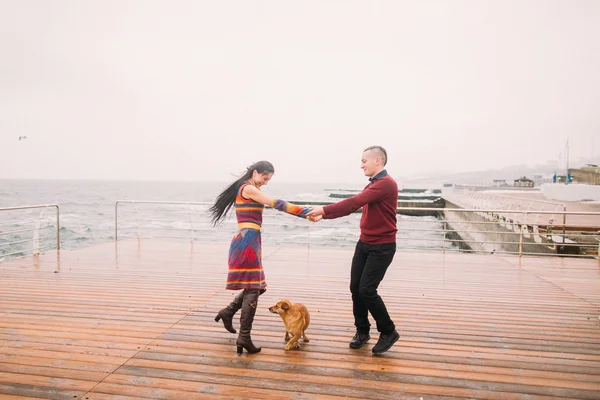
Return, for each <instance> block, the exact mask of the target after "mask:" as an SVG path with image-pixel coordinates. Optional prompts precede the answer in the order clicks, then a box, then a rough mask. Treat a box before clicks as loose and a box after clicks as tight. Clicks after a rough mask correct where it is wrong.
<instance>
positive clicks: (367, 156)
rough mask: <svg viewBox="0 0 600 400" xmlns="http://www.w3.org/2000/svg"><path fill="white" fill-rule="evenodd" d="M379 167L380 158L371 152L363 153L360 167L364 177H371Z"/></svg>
mask: <svg viewBox="0 0 600 400" xmlns="http://www.w3.org/2000/svg"><path fill="white" fill-rule="evenodd" d="M380 166H381V158H380V157H379V156H377V154H376V152H374V151H373V150H367V151H365V152H364V153H363V155H362V159H361V162H360V167H361V168H362V169H363V171H365V176H368V177H373V176H375V174H376V173H377V172H379V168H380Z"/></svg>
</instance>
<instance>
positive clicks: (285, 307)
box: [281, 301, 290, 310]
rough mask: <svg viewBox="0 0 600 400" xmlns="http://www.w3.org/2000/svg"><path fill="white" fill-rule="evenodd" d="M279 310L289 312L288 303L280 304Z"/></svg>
mask: <svg viewBox="0 0 600 400" xmlns="http://www.w3.org/2000/svg"><path fill="white" fill-rule="evenodd" d="M281 309H282V310H289V309H290V303H288V302H287V301H284V302H283V303H281Z"/></svg>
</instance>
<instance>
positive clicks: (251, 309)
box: [210, 161, 310, 354]
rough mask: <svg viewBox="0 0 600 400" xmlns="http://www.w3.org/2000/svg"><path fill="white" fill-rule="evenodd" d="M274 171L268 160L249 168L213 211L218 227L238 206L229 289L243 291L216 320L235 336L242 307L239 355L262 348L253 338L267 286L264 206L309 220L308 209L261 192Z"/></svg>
mask: <svg viewBox="0 0 600 400" xmlns="http://www.w3.org/2000/svg"><path fill="white" fill-rule="evenodd" d="M274 173H275V169H274V168H273V165H272V164H271V163H270V162H268V161H259V162H257V163H254V164H252V165H251V166H250V167H248V169H247V171H246V173H245V174H244V175H243V176H241V177H240V178H239V179H238V180H236V181H235V182H233V183H232V184H231V185H229V187H228V188H227V189H225V190H224V191H223V192H222V193H221V194H220V195H219V196H218V197H217V200H216V201H215V204H214V205H213V206H212V207H211V208H210V213H211V217H212V222H213V224H214V225H217V224H218V223H219V222H221V221H222V220H223V218H225V216H226V215H227V212H228V211H229V210H230V209H231V207H232V206H234V205H235V215H236V218H237V222H238V229H239V230H238V231H237V233H236V234H235V235H234V236H233V239H232V240H231V246H230V247H229V273H228V274H227V286H226V289H229V290H240V289H241V290H242V292H240V293H239V294H238V295H237V296H236V297H235V298H234V299H233V301H232V302H231V304H229V305H228V306H227V307H225V308H223V309H222V310H220V311H219V312H218V313H217V316H216V317H215V321H217V322H219V320H223V326H224V327H225V329H227V330H228V331H229V332H231V333H236V331H235V329H234V328H233V324H232V320H233V316H234V315H235V313H236V312H237V311H238V310H239V309H240V308H241V309H242V315H241V316H240V333H239V335H238V338H237V341H236V344H237V352H238V354H241V353H242V351H243V349H246V351H247V352H248V353H258V352H259V351H260V347H256V346H254V344H253V343H252V339H251V338H250V331H251V330H252V322H253V321H254V315H255V314H256V306H257V304H258V296H260V295H261V294H262V293H264V292H265V290H266V287H267V283H266V280H265V273H264V271H263V267H262V257H261V246H262V243H261V238H260V228H261V225H262V214H263V210H264V207H265V205H267V206H270V207H272V208H275V209H277V210H279V211H284V212H286V213H288V214H292V215H295V216H297V217H300V218H306V214H308V212H309V211H310V209H309V208H306V207H300V206H296V205H293V204H290V203H287V202H286V201H284V200H278V199H272V198H271V197H269V196H267V195H266V194H263V193H262V192H261V191H260V188H261V186H264V185H266V184H267V183H268V182H269V181H270V180H271V178H272V177H273V174H274Z"/></svg>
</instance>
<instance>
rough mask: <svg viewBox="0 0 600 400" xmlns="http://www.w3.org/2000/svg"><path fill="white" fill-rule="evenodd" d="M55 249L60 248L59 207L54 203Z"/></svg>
mask: <svg viewBox="0 0 600 400" xmlns="http://www.w3.org/2000/svg"><path fill="white" fill-rule="evenodd" d="M56 250H60V207H59V206H58V204H56Z"/></svg>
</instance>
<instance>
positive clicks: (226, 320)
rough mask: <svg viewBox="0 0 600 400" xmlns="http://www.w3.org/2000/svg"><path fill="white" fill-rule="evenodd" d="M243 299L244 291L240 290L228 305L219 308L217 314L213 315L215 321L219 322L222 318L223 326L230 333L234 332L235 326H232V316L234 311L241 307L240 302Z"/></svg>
mask: <svg viewBox="0 0 600 400" xmlns="http://www.w3.org/2000/svg"><path fill="white" fill-rule="evenodd" d="M243 300H244V291H243V290H242V291H241V292H240V293H239V294H238V295H237V296H235V298H234V299H233V301H232V302H231V303H229V305H228V306H227V307H225V308H223V309H221V310H220V311H219V312H218V313H217V316H216V317H215V321H217V322H219V320H221V319H222V320H223V326H224V327H225V329H227V330H228V331H229V332H231V333H236V330H235V328H234V327H233V316H234V315H235V313H236V312H237V311H238V310H239V309H240V308H242V302H243Z"/></svg>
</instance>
